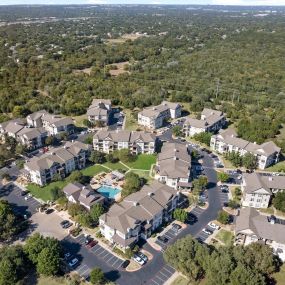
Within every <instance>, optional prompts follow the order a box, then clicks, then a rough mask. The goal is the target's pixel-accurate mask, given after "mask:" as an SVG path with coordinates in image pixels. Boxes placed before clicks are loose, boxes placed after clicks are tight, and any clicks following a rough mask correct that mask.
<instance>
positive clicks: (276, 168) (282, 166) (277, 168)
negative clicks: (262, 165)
mask: <svg viewBox="0 0 285 285" xmlns="http://www.w3.org/2000/svg"><path fill="white" fill-rule="evenodd" d="M265 170H266V171H272V172H282V171H283V172H284V171H285V160H283V161H280V162H278V163H276V164H275V165H272V166H270V167H268V168H266V169H265Z"/></svg>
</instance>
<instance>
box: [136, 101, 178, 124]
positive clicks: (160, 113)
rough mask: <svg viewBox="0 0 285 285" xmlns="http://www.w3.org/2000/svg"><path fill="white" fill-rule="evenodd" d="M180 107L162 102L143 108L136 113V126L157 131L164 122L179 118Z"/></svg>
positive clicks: (176, 104)
mask: <svg viewBox="0 0 285 285" xmlns="http://www.w3.org/2000/svg"><path fill="white" fill-rule="evenodd" d="M181 110H182V108H181V105H180V104H178V103H172V102H168V101H163V102H162V103H161V104H160V105H158V106H154V107H147V108H144V109H143V110H142V111H141V112H139V113H138V124H139V125H142V126H144V127H146V128H149V129H158V128H160V127H162V126H163V123H164V121H165V120H168V119H170V118H171V119H176V118H179V117H180V116H181Z"/></svg>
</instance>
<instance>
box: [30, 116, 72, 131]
mask: <svg viewBox="0 0 285 285" xmlns="http://www.w3.org/2000/svg"><path fill="white" fill-rule="evenodd" d="M27 124H28V126H30V127H35V128H37V127H43V128H44V129H45V130H46V131H47V132H48V134H49V135H51V136H55V135H57V134H59V133H62V132H66V133H68V134H72V133H74V123H73V120H72V119H71V118H70V117H62V116H60V115H53V114H49V113H48V112H47V111H45V110H41V111H38V112H35V113H32V114H30V115H28V116H27Z"/></svg>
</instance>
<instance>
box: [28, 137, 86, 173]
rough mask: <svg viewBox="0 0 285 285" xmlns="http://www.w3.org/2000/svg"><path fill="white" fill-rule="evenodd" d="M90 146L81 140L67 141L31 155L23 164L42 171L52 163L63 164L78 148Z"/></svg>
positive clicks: (84, 148) (73, 155)
mask: <svg viewBox="0 0 285 285" xmlns="http://www.w3.org/2000/svg"><path fill="white" fill-rule="evenodd" d="M89 148H90V147H89V146H88V145H86V144H83V143H81V142H78V141H76V142H68V143H67V144H66V145H65V146H63V147H58V148H53V149H52V150H51V151H50V152H48V153H45V154H43V155H41V156H40V157H33V158H31V159H30V160H29V161H28V162H27V163H25V166H26V167H27V168H28V169H30V170H34V171H42V170H45V169H49V168H51V167H52V166H53V165H54V164H63V163H66V162H67V161H68V160H71V159H73V158H74V157H75V156H76V155H77V153H78V152H79V151H80V150H88V149H89Z"/></svg>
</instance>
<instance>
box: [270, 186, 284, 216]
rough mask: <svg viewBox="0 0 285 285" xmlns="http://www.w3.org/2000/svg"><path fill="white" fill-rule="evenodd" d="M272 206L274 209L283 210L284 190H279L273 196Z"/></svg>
mask: <svg viewBox="0 0 285 285" xmlns="http://www.w3.org/2000/svg"><path fill="white" fill-rule="evenodd" d="M273 206H274V208H275V209H277V210H279V211H281V212H285V192H284V191H279V192H277V193H276V194H275V196H274V198H273Z"/></svg>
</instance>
